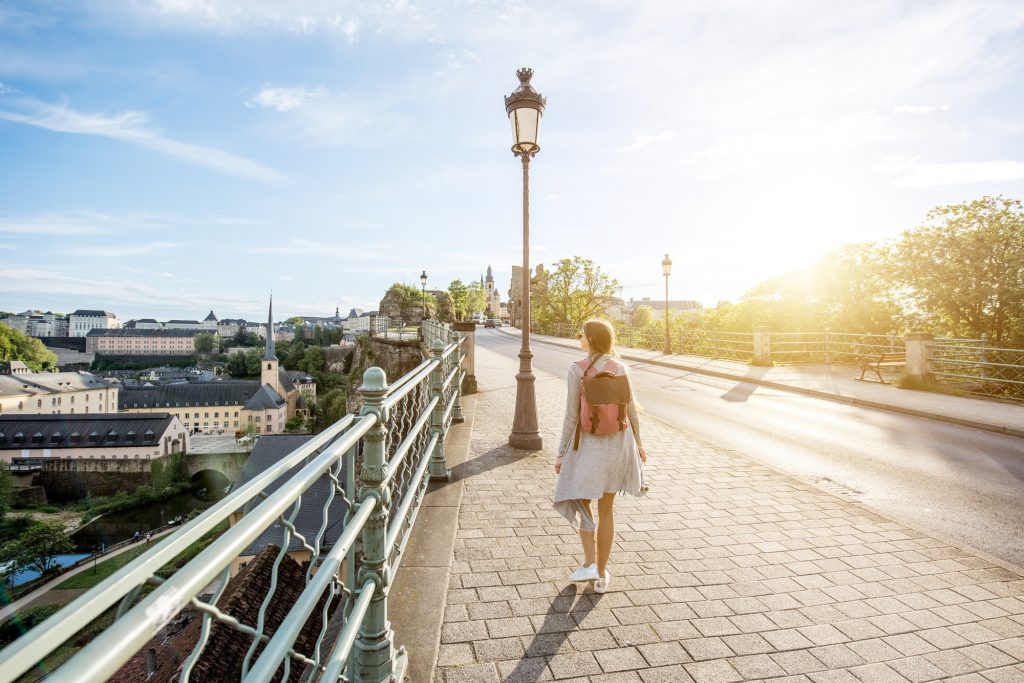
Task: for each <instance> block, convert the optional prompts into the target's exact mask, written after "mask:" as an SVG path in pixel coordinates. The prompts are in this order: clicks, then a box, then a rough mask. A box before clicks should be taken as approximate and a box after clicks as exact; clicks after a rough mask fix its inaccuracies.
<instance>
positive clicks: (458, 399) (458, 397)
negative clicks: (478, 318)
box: [451, 332, 466, 424]
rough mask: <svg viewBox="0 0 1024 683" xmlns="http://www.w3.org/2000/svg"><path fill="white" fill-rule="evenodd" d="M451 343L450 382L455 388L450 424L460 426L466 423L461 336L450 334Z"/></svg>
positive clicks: (456, 333)
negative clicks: (453, 358)
mask: <svg viewBox="0 0 1024 683" xmlns="http://www.w3.org/2000/svg"><path fill="white" fill-rule="evenodd" d="M451 338H452V342H453V343H454V344H455V351H454V352H453V353H454V355H455V363H456V365H455V368H456V372H455V379H453V380H452V382H453V383H454V384H455V386H454V387H453V388H452V390H453V391H454V392H455V405H454V406H453V407H452V423H454V424H462V423H463V422H465V421H466V417H465V416H464V415H463V414H462V378H463V377H465V375H466V372H465V370H463V369H462V363H463V361H464V360H465V357H464V356H463V355H462V344H459V339H460V338H461V335H460V334H459V333H458V332H453V333H452V334H451Z"/></svg>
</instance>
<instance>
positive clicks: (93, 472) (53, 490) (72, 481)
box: [37, 458, 153, 503]
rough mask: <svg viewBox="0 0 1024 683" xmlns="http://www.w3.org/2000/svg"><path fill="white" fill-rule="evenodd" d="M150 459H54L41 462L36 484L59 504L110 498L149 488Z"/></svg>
mask: <svg viewBox="0 0 1024 683" xmlns="http://www.w3.org/2000/svg"><path fill="white" fill-rule="evenodd" d="M151 462H152V461H150V460H135V459H131V460H117V459H109V460H98V459H93V458H76V459H73V460H72V459H67V458H54V459H53V460H44V461H43V469H42V471H41V472H40V473H39V475H38V479H37V481H38V483H39V485H40V486H42V487H43V489H45V491H46V497H47V498H48V499H49V500H50V501H51V502H58V503H63V502H67V501H72V500H79V499H81V498H85V497H86V496H87V495H88V496H112V495H114V494H116V493H117V492H118V491H128V492H131V491H134V490H135V489H137V488H138V487H140V486H151V485H152V483H153V477H152V473H151V467H150V463H151Z"/></svg>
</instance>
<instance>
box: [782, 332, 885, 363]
mask: <svg viewBox="0 0 1024 683" xmlns="http://www.w3.org/2000/svg"><path fill="white" fill-rule="evenodd" d="M904 350H905V349H904V343H903V337H901V336H898V335H896V333H895V332H893V333H890V334H860V333H848V332H773V333H771V356H772V360H773V361H776V362H779V363H784V364H787V365H794V364H798V363H825V364H832V363H834V364H837V365H858V366H859V365H860V364H861V363H863V362H865V361H867V360H869V359H872V358H878V357H879V356H880V355H881V354H883V353H902V352H903V351H904Z"/></svg>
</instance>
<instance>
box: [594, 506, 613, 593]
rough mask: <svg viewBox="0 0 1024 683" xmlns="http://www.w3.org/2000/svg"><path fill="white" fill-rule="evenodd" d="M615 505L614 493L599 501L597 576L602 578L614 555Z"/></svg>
mask: <svg viewBox="0 0 1024 683" xmlns="http://www.w3.org/2000/svg"><path fill="white" fill-rule="evenodd" d="M614 503H615V494H614V493H606V494H604V495H603V496H602V497H601V500H599V501H597V514H598V524H597V575H598V576H600V577H602V578H603V577H604V576H605V573H604V572H605V568H607V566H608V556H609V555H611V554H612V542H613V541H614V540H615V514H614V512H613V510H612V505H613V504H614Z"/></svg>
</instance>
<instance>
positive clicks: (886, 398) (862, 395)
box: [502, 329, 1024, 437]
mask: <svg viewBox="0 0 1024 683" xmlns="http://www.w3.org/2000/svg"><path fill="white" fill-rule="evenodd" d="M502 331H503V332H504V333H505V334H514V335H516V336H517V337H518V336H519V334H520V333H519V330H514V329H509V330H507V331H506V330H504V329H503V330H502ZM530 338H531V341H532V343H540V344H551V345H554V346H564V347H568V348H572V349H578V348H579V343H578V342H577V341H576V340H575V339H571V340H570V339H562V338H560V337H548V336H544V335H531V337H530ZM618 351H619V354H620V355H621V356H622V357H623V358H625V359H627V360H632V361H640V362H643V363H650V364H652V365H659V366H662V367H667V368H674V369H678V370H688V371H690V372H695V373H698V374H702V375H710V376H712V377H719V378H722V379H733V380H741V381H744V382H750V383H752V384H759V385H761V386H766V387H772V388H774V389H781V390H783V391H790V392H794V393H798V394H803V395H805V396H813V397H815V398H821V399H825V400H829V401H838V402H840V403H847V404H850V405H859V406H864V407H867V408H875V409H878V410H888V411H892V412H897V413H903V414H905V415H914V416H917V417H924V418H928V419H932V420H939V421H941V422H948V423H951V424H958V425H962V426H965V427H973V428H975V429H982V430H985V431H989V432H996V433H998V434H1008V435H1010V436H1017V437H1024V405H1017V404H1013V403H1005V402H1002V401H996V400H986V399H981V398H970V397H965V396H953V395H949V394H940V393H936V392H931V391H912V390H908V389H900V388H899V387H897V386H895V385H894V384H882V383H881V382H878V381H870V380H859V379H857V378H858V377H860V369H859V368H855V367H853V366H850V365H823V364H822V365H810V364H809V365H777V366H774V367H770V368H762V367H755V366H753V365H749V364H747V363H742V362H739V361H732V360H724V359H711V358H704V357H702V356H687V355H681V354H672V355H665V354H663V353H661V352H660V351H649V350H647V349H632V348H628V347H627V348H623V347H619V348H618ZM883 374H884V373H883ZM865 377H872V378H874V373H873V372H871V371H868V372H867V373H865ZM892 379H895V376H894V375H892V374H890V376H889V377H887V378H886V381H887V382H888V381H891V380H892Z"/></svg>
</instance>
